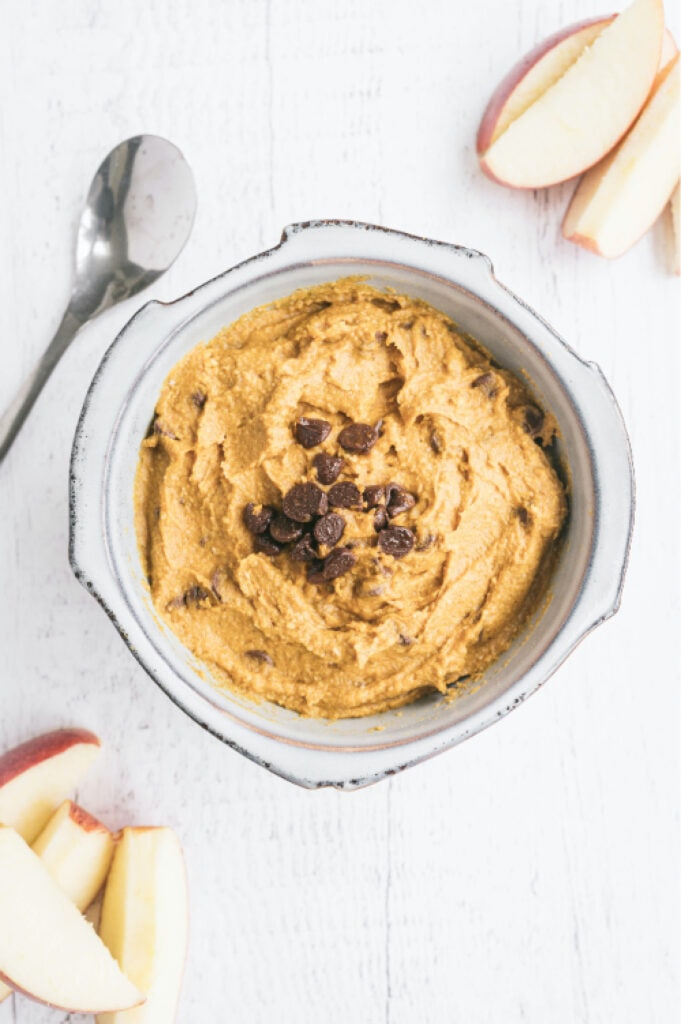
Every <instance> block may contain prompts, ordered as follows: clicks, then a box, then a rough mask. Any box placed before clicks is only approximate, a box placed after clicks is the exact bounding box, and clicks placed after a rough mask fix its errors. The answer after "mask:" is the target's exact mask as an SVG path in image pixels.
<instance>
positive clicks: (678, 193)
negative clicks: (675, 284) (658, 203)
mask: <svg viewBox="0 0 681 1024" xmlns="http://www.w3.org/2000/svg"><path fill="white" fill-rule="evenodd" d="M680 203H681V183H679V182H678V181H677V183H676V188H675V189H674V192H673V194H672V198H671V200H670V203H669V210H670V213H671V218H672V259H671V265H672V273H674V274H681V225H679V204H680Z"/></svg>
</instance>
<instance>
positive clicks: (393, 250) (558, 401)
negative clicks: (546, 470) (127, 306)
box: [70, 221, 634, 789]
mask: <svg viewBox="0 0 681 1024" xmlns="http://www.w3.org/2000/svg"><path fill="white" fill-rule="evenodd" d="M349 274H359V275H362V276H364V277H366V278H367V280H368V281H369V282H370V283H372V284H373V285H375V286H376V287H378V288H387V287H390V288H393V289H396V290H397V291H399V292H404V293H407V294H409V295H412V296H417V297H419V298H422V299H425V300H426V301H427V302H429V303H430V304H431V305H433V306H435V307H436V308H438V309H440V310H442V311H443V312H444V313H446V314H447V315H448V316H450V317H451V318H452V319H453V320H455V321H456V322H457V323H458V324H459V326H460V327H461V328H462V329H463V330H464V331H466V332H468V333H470V334H471V335H472V336H473V337H474V338H476V339H478V341H479V342H480V343H481V344H482V345H483V346H484V347H485V348H486V349H487V350H488V351H489V352H490V354H491V355H492V357H493V358H494V359H495V360H496V361H497V362H498V363H499V364H500V365H502V366H504V367H506V368H508V369H509V370H511V371H513V372H514V373H516V374H518V375H520V376H521V377H523V378H524V379H525V380H526V381H527V383H528V385H529V387H530V389H531V390H532V391H533V392H534V394H535V396H536V398H537V399H538V401H539V403H540V404H541V405H543V406H544V407H545V408H548V409H550V410H551V411H552V412H553V414H554V416H555V417H556V419H557V421H558V425H559V431H560V440H559V442H558V455H559V458H560V461H561V462H562V464H563V466H564V467H565V468H566V472H567V476H568V480H569V490H570V516H569V522H568V525H567V531H566V537H565V542H564V545H563V547H562V553H561V556H560V559H559V562H558V564H557V566H556V569H555V572H554V575H553V577H552V580H551V587H550V601H549V602H548V606H547V607H545V608H544V610H543V612H542V614H541V615H540V614H537V616H535V618H534V619H533V621H531V622H530V623H529V625H528V627H527V628H526V629H525V631H524V632H523V634H522V635H521V636H520V637H518V639H517V640H516V642H515V643H514V644H513V646H512V647H511V649H510V650H509V651H508V652H507V653H506V654H505V655H504V656H503V657H502V658H501V659H499V661H498V662H496V663H495V664H494V665H493V666H492V667H491V668H490V669H489V670H488V671H487V672H486V673H485V676H484V677H483V679H482V680H481V681H480V684H479V685H477V686H476V687H474V688H472V689H471V690H470V692H466V693H463V694H461V695H460V696H459V697H458V698H457V699H455V700H451V699H447V698H445V697H443V696H441V695H439V694H434V695H433V696H429V697H424V698H422V699H420V700H418V701H417V702H415V703H414V704H411V705H409V706H407V707H405V708H402V709H400V710H399V711H388V712H383V713H382V714H379V715H374V716H372V717H370V718H361V719H346V720H343V721H338V722H328V721H323V720H317V719H309V718H302V717H300V716H298V715H296V714H294V713H293V712H291V711H288V710H286V709H284V708H280V707H278V706H275V705H273V704H270V703H267V702H262V703H255V702H252V701H250V700H249V699H247V698H246V697H243V696H239V695H238V694H234V693H230V692H227V691H225V690H218V689H216V688H215V687H214V686H212V685H211V682H210V677H209V673H208V670H207V669H206V666H205V665H202V664H201V663H200V662H198V661H197V660H196V659H195V658H193V656H192V655H191V654H190V653H189V652H188V651H187V649H186V648H184V647H183V646H182V645H181V644H180V642H179V640H177V638H176V637H175V636H174V635H173V634H172V632H171V631H170V630H169V629H168V628H167V626H165V625H164V623H162V622H161V621H160V620H159V618H158V616H157V615H156V613H155V611H154V608H153V606H152V604H151V600H150V596H149V592H148V589H147V586H146V581H145V578H144V575H143V572H142V567H141V564H140V560H139V556H138V552H137V545H136V539H135V529H134V517H133V482H134V477H135V469H136V466H137V458H138V452H139V447H140V442H141V440H142V438H143V437H144V436H145V435H146V433H147V430H148V427H149V423H150V420H151V418H152V414H153V410H154V406H155V403H156V400H157V397H158V395H159V393H160V390H161V386H162V384H163V381H164V379H165V377H166V375H167V374H168V372H169V371H170V369H171V368H172V367H173V366H174V365H175V363H177V361H178V360H179V359H180V358H181V357H182V356H183V355H184V354H185V353H186V352H187V351H189V349H191V348H193V347H194V346H195V345H197V344H199V342H202V341H206V340H208V339H210V338H212V337H213V336H214V335H215V334H216V333H217V332H218V330H219V329H220V328H221V327H223V326H225V325H226V324H229V323H231V322H232V321H234V320H236V319H237V318H238V317H239V316H241V314H243V313H245V312H247V311H248V310H250V309H253V308H254V307H256V306H260V305H262V304H263V303H268V302H271V301H273V300H275V299H279V298H282V297H283V296H286V295H288V294H289V293H290V292H292V291H294V290H295V289H296V288H301V287H309V286H311V285H315V284H319V283H321V282H324V281H332V280H335V279H337V278H339V277H343V276H345V275H349ZM633 506H634V490H633V473H632V465H631V455H630V448H629V443H628V439H627V434H626V431H625V427H624V424H623V421H622V417H621V414H620V411H619V409H618V407H617V404H616V401H615V399H614V397H613V394H612V392H611V390H610V388H609V387H608V384H607V383H606V381H605V379H604V377H603V375H602V373H601V371H600V370H599V369H598V367H597V366H594V365H593V364H592V363H586V362H584V361H583V360H582V359H580V358H579V357H578V356H577V355H576V354H575V353H574V352H573V351H572V350H571V349H570V348H569V347H568V346H567V345H566V344H565V342H563V341H562V340H561V339H560V338H559V337H558V335H557V334H556V333H555V332H554V331H553V330H552V329H551V328H550V327H549V325H548V324H547V323H546V322H545V321H544V320H542V318H541V317H540V316H538V315H537V314H536V313H535V312H533V310H531V309H530V308H529V306H527V304H526V303H524V302H523V301H522V300H521V299H519V298H518V297H517V296H515V295H514V294H513V293H512V292H510V291H509V290H508V289H507V288H505V287H504V286H503V285H502V284H500V283H499V282H498V281H497V279H496V278H495V276H494V272H493V268H492V264H491V263H490V261H489V259H487V257H486V256H484V255H482V254H481V253H479V252H476V251H474V250H471V249H466V248H462V247H460V246H456V245H449V244H445V243H442V242H434V241H429V240H427V239H423V238H416V237H413V236H410V235H406V234H402V233H400V232H396V231H389V230H386V229H384V228H378V227H374V226H371V225H366V224H355V223H344V222H335V221H322V222H313V223H308V224H296V225H293V226H291V227H289V228H287V229H286V230H285V231H284V234H283V237H282V240H281V242H280V243H279V245H277V246H276V247H275V248H273V249H270V250H269V251H268V252H264V253H261V254H260V255H258V256H255V257H253V258H252V259H250V260H247V261H246V262H245V263H241V264H240V265H239V266H237V267H234V268H233V269H231V270H228V271H227V272H226V273H224V274H221V275H220V276H219V277H217V278H215V279H214V280H212V281H209V282H208V283H206V284H204V285H203V286H201V287H200V288H197V289H196V290H195V291H193V292H191V293H190V294H189V295H186V296H184V297H183V298H181V299H178V300H177V301H176V302H172V303H169V304H165V303H160V302H150V303H148V304H147V305H146V306H144V307H143V308H142V309H141V310H140V311H139V312H138V313H137V314H136V315H135V316H134V317H133V318H132V320H130V322H129V323H128V324H127V325H126V327H124V329H123V330H122V331H121V333H120V334H119V335H118V337H117V338H116V340H115V341H114V342H113V344H112V345H111V347H110V348H109V350H108V352H107V353H106V355H105V357H104V359H103V360H102V363H101V365H100V367H99V369H98V371H97V374H96V376H95V378H94V380H93V382H92V385H91V386H90V390H89V392H88V395H87V398H86V400H85V404H84V406H83V410H82V413H81V416H80V421H79V423H78V427H77V430H76V436H75V440H74V445H73V453H72V462H71V539H70V557H71V564H72V566H73V569H74V571H75V573H76V576H77V577H78V579H79V580H80V581H81V582H82V583H83V584H84V585H85V586H86V587H87V589H88V590H89V591H90V592H91V593H92V594H93V595H94V597H96V598H97V600H98V601H99V602H100V604H102V605H103V607H104V608H105V609H106V611H107V612H108V614H109V616H110V618H111V620H112V621H113V623H114V625H115V626H116V628H117V629H118V631H119V633H120V634H121V636H122V638H123V640H124V641H125V642H126V644H127V645H128V646H129V648H130V650H131V652H132V653H133V654H134V656H135V657H136V658H137V660H138V661H139V662H140V664H141V665H142V666H143V667H144V668H145V669H146V671H147V672H148V673H149V675H150V676H151V677H152V679H154V680H155V681H156V682H157V683H158V685H159V686H160V687H161V688H162V689H163V690H164V691H165V693H166V694H167V695H168V696H169V697H170V698H171V699H172V700H173V701H174V702H175V703H176V704H177V705H178V706H179V707H181V708H182V709H183V710H184V711H185V712H186V713H187V714H188V715H190V716H191V717H192V718H194V719H195V720H196V721H197V722H198V723H200V724H201V725H203V726H204V727H205V728H206V729H208V730H209V731H210V732H212V733H213V734H214V735H215V736H217V737H218V738H219V739H221V740H223V741H224V742H225V743H227V744H229V746H231V747H233V748H234V749H235V750H238V751H240V752H241V753H243V754H245V755H246V756H247V757H249V758H251V759H252V760H253V761H256V762H257V763H259V764H261V765H263V766H264V767H266V768H268V769H269V770H270V771H272V772H275V773H276V774H278V775H280V776H283V777H284V778H286V779H289V780H290V781H292V782H296V783H298V784H299V785H302V786H306V787H319V786H335V787H337V788H342V789H346V788H347V789H350V788H356V787H359V786H364V785H367V784H368V783H371V782H375V781H378V780H379V779H382V778H385V777H386V776H388V775H391V774H393V773H395V772H397V771H400V770H401V769H403V768H406V767H408V766H409V765H413V764H416V763H417V762H419V761H422V760H424V759H425V758H428V757H431V756H432V755H434V754H436V753H439V752H441V751H443V750H446V749H447V748H448V747H451V746H453V745H454V744H456V743H460V742H461V740H464V739H466V738H467V737H469V736H472V735H473V734H474V733H476V732H479V731H480V730H481V729H484V728H485V727H486V726H488V725H491V724H492V723H493V722H496V721H498V720H499V719H500V718H501V717H502V716H503V715H505V714H506V712H508V711H510V710H511V709H512V708H515V707H516V706H517V705H518V704H521V703H522V702H523V701H524V700H525V698H526V697H528V696H529V695H530V694H531V693H533V692H534V691H535V690H536V689H537V688H538V687H539V686H541V684H542V683H543V682H544V681H545V680H546V679H547V678H548V677H549V676H550V675H551V674H552V673H553V672H554V671H555V670H556V669H557V668H558V666H559V665H560V664H561V663H562V662H563V661H564V660H565V658H566V657H567V656H568V654H569V653H570V651H572V650H573V648H574V647H575V646H576V644H577V643H579V641H580V640H582V639H583V638H584V637H585V636H586V634H587V633H589V632H590V630H592V629H593V628H594V626H596V625H598V624H599V623H600V622H602V621H603V620H604V619H607V618H608V617H609V616H610V615H612V614H613V613H614V612H615V611H616V609H617V607H618V604H619V599H620V592H621V588H622V583H623V577H624V572H625V567H626V561H627V554H628V549H629V541H630V535H631V529H632V521H633Z"/></svg>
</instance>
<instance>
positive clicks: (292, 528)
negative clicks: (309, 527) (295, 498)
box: [270, 512, 303, 544]
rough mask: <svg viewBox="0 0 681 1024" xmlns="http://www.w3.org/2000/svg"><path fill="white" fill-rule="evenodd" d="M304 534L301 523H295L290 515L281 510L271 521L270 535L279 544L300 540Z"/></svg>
mask: <svg viewBox="0 0 681 1024" xmlns="http://www.w3.org/2000/svg"><path fill="white" fill-rule="evenodd" d="M302 535H303V528H302V526H301V525H300V524H299V523H294V522H293V520H292V519H289V518H288V516H285V515H282V513H281V512H280V513H279V514H278V515H276V516H275V517H274V519H273V520H272V522H271V523H270V537H272V538H273V539H274V540H276V541H277V542H278V543H279V544H288V543H289V542H290V541H292V540H298V538H299V537H302Z"/></svg>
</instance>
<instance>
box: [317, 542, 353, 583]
mask: <svg viewBox="0 0 681 1024" xmlns="http://www.w3.org/2000/svg"><path fill="white" fill-rule="evenodd" d="M356 561H357V559H356V557H355V556H354V555H353V553H352V551H349V550H348V549H347V548H336V549H335V551H332V552H331V554H329V555H327V556H326V558H325V559H324V569H323V572H322V575H323V577H324V579H325V580H327V581H331V580H335V579H338V577H339V576H344V575H345V573H346V572H349V571H350V569H352V567H353V565H354V564H355V562H356Z"/></svg>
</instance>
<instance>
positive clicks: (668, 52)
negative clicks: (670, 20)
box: [657, 28, 679, 75]
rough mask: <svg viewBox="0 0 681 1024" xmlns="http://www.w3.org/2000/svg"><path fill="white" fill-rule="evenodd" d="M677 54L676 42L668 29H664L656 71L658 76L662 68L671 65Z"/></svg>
mask: <svg viewBox="0 0 681 1024" xmlns="http://www.w3.org/2000/svg"><path fill="white" fill-rule="evenodd" d="M678 52H679V48H678V46H677V45H676V40H675V39H674V36H673V35H672V34H671V32H670V31H669V29H668V28H666V29H665V30H664V35H663V36H662V53H661V54H660V63H659V66H658V69H657V73H658V75H659V73H660V71H662V69H663V68H666V67H667V64H671V62H672V61H673V60H674V57H676V55H677V53H678Z"/></svg>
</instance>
